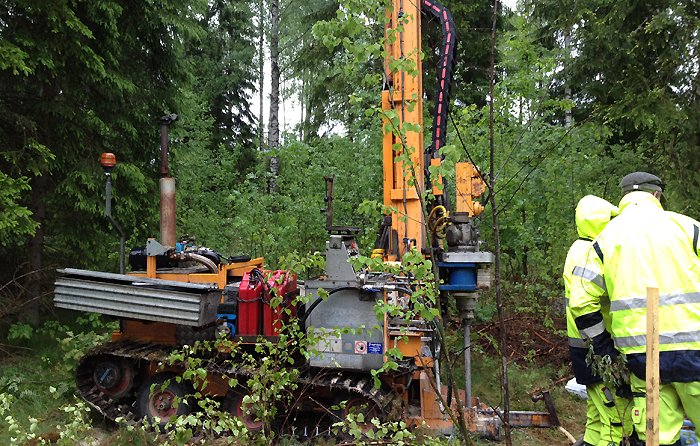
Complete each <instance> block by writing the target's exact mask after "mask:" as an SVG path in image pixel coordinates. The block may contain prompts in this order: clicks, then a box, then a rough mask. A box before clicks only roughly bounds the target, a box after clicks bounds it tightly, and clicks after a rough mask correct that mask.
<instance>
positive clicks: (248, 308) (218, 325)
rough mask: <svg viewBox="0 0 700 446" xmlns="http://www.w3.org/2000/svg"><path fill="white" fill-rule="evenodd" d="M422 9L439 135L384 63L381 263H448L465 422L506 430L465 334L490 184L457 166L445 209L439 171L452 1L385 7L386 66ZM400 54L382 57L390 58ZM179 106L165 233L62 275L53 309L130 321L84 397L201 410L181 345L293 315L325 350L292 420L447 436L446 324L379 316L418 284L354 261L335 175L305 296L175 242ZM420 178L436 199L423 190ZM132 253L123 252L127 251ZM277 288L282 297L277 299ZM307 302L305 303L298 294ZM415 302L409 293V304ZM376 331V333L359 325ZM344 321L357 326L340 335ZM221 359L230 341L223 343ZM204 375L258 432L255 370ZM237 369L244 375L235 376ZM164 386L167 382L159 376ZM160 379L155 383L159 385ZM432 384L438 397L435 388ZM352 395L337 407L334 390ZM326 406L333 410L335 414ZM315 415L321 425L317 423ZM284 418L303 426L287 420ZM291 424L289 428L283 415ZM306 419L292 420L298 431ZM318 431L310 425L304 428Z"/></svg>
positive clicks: (265, 333) (270, 336) (483, 276)
mask: <svg viewBox="0 0 700 446" xmlns="http://www.w3.org/2000/svg"><path fill="white" fill-rule="evenodd" d="M421 12H423V13H424V14H427V15H430V16H431V17H434V18H436V19H437V20H439V22H440V24H441V28H442V30H443V47H442V49H441V52H440V63H439V66H438V83H437V85H438V86H437V91H436V95H435V97H436V99H435V114H434V119H433V126H432V132H433V136H432V142H431V144H430V146H429V147H428V148H427V149H423V147H422V145H423V134H422V130H421V131H415V130H411V131H404V129H408V128H410V129H416V128H417V127H416V126H420V128H421V129H422V128H423V122H422V120H423V103H422V98H423V89H422V78H421V75H420V74H417V75H415V74H409V73H408V72H406V71H403V70H401V69H400V70H398V71H391V70H388V69H387V71H386V73H385V74H386V82H385V88H384V91H383V94H382V107H383V109H384V110H385V111H387V112H392V113H395V114H396V115H397V116H398V117H399V122H400V124H399V126H398V128H390V127H391V126H392V123H391V122H390V120H388V119H387V120H385V122H384V127H385V130H384V141H383V149H382V150H383V169H384V204H385V205H386V209H391V211H389V212H387V214H386V215H385V216H384V218H383V220H382V222H381V225H380V229H379V232H378V235H377V240H376V243H375V246H374V251H373V252H374V253H373V257H381V259H382V260H383V261H384V262H400V261H401V259H402V258H403V256H404V255H406V254H407V253H409V252H418V253H422V254H423V255H424V256H425V257H426V258H428V259H430V260H431V261H433V262H435V263H436V264H437V266H438V276H439V277H438V278H437V280H438V283H440V285H439V292H440V294H441V295H444V296H445V298H446V299H447V298H448V297H449V298H451V299H454V301H455V303H456V307H457V309H458V311H459V315H460V319H461V322H462V327H463V330H464V342H465V345H464V347H465V352H466V354H465V374H466V376H465V378H466V389H464V390H455V391H454V392H458V393H457V394H458V395H459V397H460V398H459V401H461V402H463V407H462V410H463V411H464V413H465V418H466V423H467V428H468V430H469V431H470V432H473V433H478V434H480V435H482V436H485V437H488V438H492V439H499V438H500V435H501V427H502V422H501V418H500V417H499V413H498V409H497V408H489V407H487V406H485V405H484V404H482V403H481V402H480V401H479V399H478V398H475V397H473V396H472V395H471V384H470V382H471V381H470V377H471V376H470V375H471V373H470V369H471V359H470V354H469V347H470V345H469V337H470V336H469V335H470V333H469V330H470V328H469V327H470V324H471V321H472V319H473V317H474V309H475V306H476V301H477V299H478V293H479V290H480V289H483V288H487V287H488V286H489V285H490V277H491V272H490V266H491V263H492V262H493V255H492V254H491V253H489V252H487V251H482V248H483V246H484V245H483V243H482V242H481V241H480V240H479V231H478V217H479V215H480V214H481V211H482V210H483V207H482V206H481V204H480V203H478V201H477V200H478V198H479V197H480V196H482V195H483V194H484V193H485V183H484V181H483V178H482V176H481V173H480V171H479V169H477V168H476V167H475V166H473V165H472V164H470V163H458V164H457V166H456V185H455V189H456V203H455V210H454V211H453V212H451V209H450V207H451V206H450V200H449V198H448V197H449V194H448V193H447V189H446V188H444V187H441V186H438V184H443V185H444V180H443V179H442V178H440V177H438V176H436V175H434V174H433V175H432V176H433V177H432V178H431V169H430V166H439V165H440V164H441V163H442V159H441V154H440V149H441V148H442V147H443V146H444V145H445V131H446V127H447V107H448V105H449V86H450V83H451V72H452V63H453V55H454V49H455V46H456V34H455V26H454V22H453V21H452V18H451V15H450V13H449V11H448V10H447V9H445V8H444V7H443V6H441V5H440V4H438V3H435V2H433V1H432V0H422V1H421V2H405V1H402V0H393V8H390V10H389V11H388V12H387V14H388V16H387V19H388V20H387V25H386V32H387V34H390V33H394V36H395V38H394V39H388V41H389V42H391V43H389V44H387V48H386V49H387V52H388V54H389V55H388V61H398V60H404V61H405V60H409V61H410V62H411V63H412V64H413V66H414V67H417V70H415V72H417V73H421V72H422V67H421V58H420V53H421V20H420V17H421ZM389 65H390V64H389V63H387V66H389ZM177 119H178V118H177V115H167V116H164V117H163V118H161V120H160V121H159V124H160V125H161V148H162V150H161V157H162V163H161V177H162V178H161V180H160V183H161V238H160V240H155V239H149V240H148V241H147V243H146V245H145V246H144V247H139V248H138V249H134V250H132V252H131V254H130V256H129V257H130V264H131V268H132V271H131V272H129V273H128V274H124V272H123V271H122V274H111V273H103V272H92V271H84V270H77V269H69V268H66V269H62V270H59V273H60V277H59V278H58V280H57V282H56V289H55V300H54V301H55V305H56V306H57V307H60V308H67V309H73V310H79V311H88V312H94V313H101V314H105V315H111V316H114V317H117V318H119V320H120V328H119V330H115V332H114V333H113V334H112V340H111V342H109V343H106V344H104V345H100V346H98V347H96V348H94V349H92V350H90V351H89V352H88V353H87V354H86V355H85V356H84V357H83V358H81V360H80V362H79V364H78V366H77V369H76V383H77V386H78V389H79V391H80V394H81V396H82V397H83V398H84V399H85V400H86V401H87V402H88V403H89V404H90V405H91V406H92V407H93V408H94V409H96V410H97V411H98V412H99V413H102V414H104V415H105V416H106V417H107V418H110V419H112V420H116V419H118V418H122V419H124V420H127V421H135V420H138V419H139V418H141V417H146V418H149V419H151V420H155V419H159V420H167V419H169V418H170V417H171V416H179V415H184V414H186V413H188V412H189V411H190V410H193V409H194V408H193V407H191V406H192V405H187V404H179V405H177V404H173V401H175V400H177V399H178V398H186V393H187V389H186V388H185V386H183V385H182V384H181V383H177V382H174V381H171V380H172V378H173V377H175V376H177V375H178V374H180V373H182V368H181V367H180V368H179V367H178V365H177V364H174V365H171V366H169V367H167V368H166V369H165V370H164V369H163V368H162V367H159V364H161V363H165V362H167V359H168V357H169V356H170V354H171V352H172V351H173V348H174V347H178V346H182V345H191V344H192V343H193V342H194V341H196V340H213V339H216V337H217V333H218V336H224V337H227V338H228V339H231V340H233V341H235V343H236V345H238V346H239V347H241V348H248V349H249V350H250V351H255V346H256V345H257V344H258V343H261V342H277V341H278V340H279V339H280V336H279V335H280V330H281V329H283V328H282V327H284V325H285V324H286V323H288V322H290V321H295V322H297V323H298V324H299V325H300V327H301V328H302V329H303V330H305V331H306V332H308V331H310V330H314V332H315V333H318V332H320V333H326V334H327V335H326V336H325V338H324V339H323V342H319V343H318V344H317V346H316V350H317V351H318V354H315V355H310V357H309V358H308V359H305V358H299V359H297V360H295V362H294V364H292V365H290V367H295V368H297V369H298V374H297V375H296V378H295V380H294V383H295V384H296V386H295V387H296V389H297V390H294V393H295V395H294V398H293V401H294V405H293V406H292V407H289V408H287V411H288V412H295V413H297V414H298V413H304V414H307V415H308V416H304V417H302V416H299V415H297V416H295V417H291V418H290V417H287V418H286V419H287V420H290V419H294V420H300V419H304V420H306V421H305V422H306V423H310V426H311V427H312V428H313V427H315V428H316V429H318V428H319V426H322V429H326V428H328V427H329V426H330V424H332V422H334V421H338V420H340V421H343V420H344V419H345V418H347V417H348V416H349V414H350V413H352V411H353V410H355V409H357V408H360V407H362V408H363V409H362V410H364V411H366V413H368V414H370V413H371V414H372V416H376V417H377V418H379V419H380V420H397V419H400V420H403V421H405V422H406V423H407V424H408V425H409V426H419V425H422V424H423V423H425V424H427V426H429V427H430V428H431V429H433V430H435V431H438V432H442V433H445V434H450V433H452V432H453V430H454V426H453V423H452V421H451V420H450V419H449V418H448V416H447V415H446V414H445V412H446V407H445V404H444V403H443V402H446V404H448V405H450V406H451V407H452V409H453V410H454V411H455V412H457V410H456V409H457V407H456V404H457V403H456V400H457V399H456V398H455V399H451V398H449V394H450V391H448V389H447V388H446V386H444V385H442V384H441V379H440V372H439V369H440V367H439V366H440V356H439V348H437V346H438V344H439V343H438V336H439V333H438V329H437V327H436V324H435V323H434V321H431V320H424V319H420V318H417V319H415V320H411V321H409V322H406V321H405V320H402V319H401V318H392V317H387V316H385V317H383V319H381V318H380V319H379V320H378V319H377V316H376V313H375V307H376V305H377V304H378V303H382V302H386V301H387V300H389V299H395V300H397V301H398V300H400V299H397V298H398V297H399V295H401V294H404V295H410V294H411V292H412V291H413V290H412V289H411V288H410V287H411V284H410V283H409V281H410V278H407V277H405V276H403V275H401V274H400V273H387V272H381V271H371V270H369V269H366V268H363V269H361V270H356V269H355V268H354V267H353V264H352V263H351V262H350V260H351V259H352V258H353V257H357V255H358V254H359V247H358V245H357V240H356V237H355V235H356V234H357V228H353V227H348V226H334V225H333V221H332V220H333V216H332V215H333V214H332V203H333V179H332V178H327V182H328V183H327V201H328V206H327V210H326V212H327V226H326V229H327V230H328V232H329V240H328V241H327V243H326V252H325V257H326V270H325V274H323V275H321V276H319V277H317V278H314V279H311V280H306V281H305V283H304V292H305V296H306V297H305V300H301V299H299V297H298V296H299V294H300V292H301V290H300V287H299V286H298V284H297V280H296V276H295V275H294V274H292V273H290V272H288V271H266V270H265V269H264V260H263V259H262V258H256V259H251V258H250V257H248V256H240V257H236V258H226V257H224V256H222V255H221V254H219V253H217V252H215V251H213V250H210V249H208V248H203V247H199V246H196V245H195V244H194V243H192V242H191V241H189V242H188V241H187V240H183V241H182V242H177V239H176V235H175V234H176V226H175V221H176V218H175V216H176V214H175V190H174V187H175V185H174V181H173V179H172V178H171V177H170V176H169V172H168V164H167V156H168V147H167V145H168V136H167V129H168V126H169V125H172V124H173V123H174V122H175V121H177ZM114 163H115V160H114V157H113V156H105V157H104V158H103V167H105V173H106V175H107V180H108V181H107V187H108V190H107V209H108V215H107V216H108V217H109V218H110V221H111V222H112V224H113V225H114V226H115V229H118V225H117V224H116V222H115V221H114V220H113V218H112V217H111V214H109V209H110V203H109V191H110V189H109V188H110V187H111V186H110V183H109V171H111V168H113V167H114ZM426 188H430V189H431V191H432V196H431V198H430V199H427V198H426V194H425V192H426ZM118 231H119V232H120V235H121V237H122V240H123V233H122V232H121V229H118ZM122 251H123V248H122ZM271 295H274V296H278V297H280V301H279V302H281V303H278V304H275V303H273V301H272V300H271V299H270V296H271ZM302 302H303V303H302ZM407 305H408V304H407ZM372 326H377V327H378V329H376V330H365V329H363V327H372ZM337 327H348V328H349V330H345V331H343V332H342V333H339V332H337V330H336V331H334V329H336V328H337ZM391 349H398V350H400V352H401V359H398V360H395V362H396V366H395V367H394V368H393V369H391V370H387V371H382V372H380V373H378V374H377V375H376V376H377V378H378V381H379V385H376V383H375V376H374V375H373V374H372V372H373V371H377V370H379V369H381V368H382V367H383V366H384V364H385V363H386V361H388V360H390V359H391V358H388V357H387V351H388V350H391ZM222 353H223V354H224V357H225V356H226V355H225V353H226V352H222ZM207 371H208V374H207V381H208V384H207V386H206V387H205V389H204V392H205V393H207V394H208V395H209V396H211V397H213V398H218V399H220V400H221V401H222V402H223V405H222V407H223V408H224V409H225V410H228V411H230V412H231V413H232V414H233V415H235V416H239V417H240V418H241V420H242V421H243V422H244V424H245V425H246V427H247V428H248V429H250V430H258V429H261V427H262V425H261V421H260V420H259V419H258V418H256V416H255V414H254V413H252V414H251V411H250V410H248V408H246V403H245V402H244V400H245V396H246V395H248V394H250V393H251V391H250V390H249V388H248V387H247V385H246V383H247V382H248V380H249V379H250V378H251V376H252V375H254V374H255V373H256V371H255V370H251V369H250V367H242V366H241V365H240V364H236V363H235V361H233V362H232V361H231V360H230V357H229V359H228V360H227V361H223V362H222V361H218V362H217V361H211V362H210V363H209V365H207ZM222 376H225V377H227V378H235V379H236V380H237V382H238V384H237V385H234V386H231V385H229V384H230V381H228V379H223V378H222ZM166 382H170V384H169V385H168V386H167V387H164V386H162V385H163V384H164V383H166ZM154 384H155V385H156V386H155V387H154V386H153V385H154ZM438 395H442V398H439V397H438ZM339 398H340V399H342V400H343V401H346V402H347V403H346V404H345V405H344V407H343V408H341V410H340V412H339V411H338V410H337V409H333V407H337V403H338V400H339ZM544 399H545V401H546V403H547V409H548V411H547V412H511V415H510V420H511V425H514V426H534V427H551V426H556V425H558V424H559V422H558V419H557V416H556V413H555V411H554V406H553V404H552V403H551V397H550V396H549V395H548V394H545V395H544ZM327 414H334V415H335V417H336V419H333V420H326V421H325V423H326V424H325V425H324V424H323V423H324V421H323V420H324V417H327V416H328V415H327ZM308 420H312V421H308ZM289 424H294V422H290V423H289ZM288 427H289V426H288ZM301 427H302V426H294V428H299V429H298V430H299V431H301ZM307 427H308V426H303V428H304V430H305V429H306V428H307Z"/></svg>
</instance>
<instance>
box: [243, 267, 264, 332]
mask: <svg viewBox="0 0 700 446" xmlns="http://www.w3.org/2000/svg"><path fill="white" fill-rule="evenodd" d="M262 287H263V284H262V282H260V281H259V280H257V279H255V278H253V280H252V281H251V275H250V271H246V273H245V274H243V280H242V281H241V285H240V287H239V289H238V318H237V321H238V322H237V323H238V333H237V334H238V335H241V336H257V335H259V334H262V324H261V319H262V313H261V312H262V299H261V297H262V290H263V289H262Z"/></svg>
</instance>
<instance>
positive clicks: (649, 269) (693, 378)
mask: <svg viewBox="0 0 700 446" xmlns="http://www.w3.org/2000/svg"><path fill="white" fill-rule="evenodd" d="M620 186H621V187H622V192H623V197H622V200H621V201H620V205H619V206H618V207H619V209H620V213H619V215H618V216H617V217H615V218H614V219H613V220H612V221H610V223H608V225H607V226H606V227H605V229H603V231H602V232H601V233H600V235H599V236H598V237H597V238H596V239H595V240H594V241H593V244H592V249H591V250H590V251H589V252H588V254H587V255H586V259H585V260H584V261H583V262H582V263H581V264H580V265H578V266H579V267H581V268H583V271H585V272H584V273H582V274H581V275H580V277H576V279H579V281H580V284H581V286H576V287H572V289H571V295H570V300H569V304H570V308H571V313H572V315H573V317H574V318H575V322H576V326H577V327H578V329H579V331H580V332H581V335H582V336H583V337H584V338H586V339H591V340H592V343H593V347H594V350H595V352H596V354H597V355H600V356H603V357H604V356H606V355H609V356H610V357H611V359H613V360H614V359H615V358H617V356H618V355H619V354H620V353H624V354H625V355H626V358H627V366H628V368H629V370H630V371H631V372H632V373H631V386H632V392H633V397H634V405H633V408H632V420H633V422H634V424H635V428H636V430H637V434H638V435H639V438H640V439H641V440H642V442H643V441H644V440H645V438H646V435H645V433H646V414H645V408H646V395H645V391H646V328H647V321H646V314H647V309H646V296H647V287H654V288H658V290H659V308H658V313H659V332H660V336H659V344H660V345H659V372H660V381H661V382H660V384H659V394H660V395H659V396H660V397H659V400H660V401H659V406H660V408H659V411H660V415H659V423H658V426H659V438H660V442H659V444H660V445H680V444H681V443H680V429H681V426H682V425H683V419H684V412H685V414H686V415H687V416H688V418H689V419H690V420H691V421H692V422H693V423H694V424H695V425H696V426H700V259H699V258H698V242H699V239H700V223H698V222H697V221H695V220H693V219H691V218H689V217H686V216H683V215H680V214H675V213H673V212H666V211H664V209H663V208H662V206H661V203H660V202H659V198H660V197H661V196H662V193H663V187H664V184H663V182H662V181H661V180H660V179H659V178H658V177H657V176H655V175H652V174H649V173H646V172H635V173H632V174H629V175H627V176H626V177H624V178H623V179H622V182H621V184H620ZM606 294H607V296H609V301H610V322H609V323H607V322H606V321H605V317H604V315H603V312H602V302H603V301H604V299H605V297H604V296H606ZM642 444H644V443H642Z"/></svg>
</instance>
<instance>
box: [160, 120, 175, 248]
mask: <svg viewBox="0 0 700 446" xmlns="http://www.w3.org/2000/svg"><path fill="white" fill-rule="evenodd" d="M179 119H180V117H179V116H178V115H176V114H175V113H172V114H169V115H165V116H163V117H162V118H160V119H159V120H158V124H159V125H160V156H161V161H160V177H161V178H160V244H161V245H163V247H165V248H166V249H174V248H175V245H176V244H177V226H176V223H177V213H176V210H175V178H173V177H170V176H168V126H169V125H170V124H172V123H173V122H175V121H177V120H179Z"/></svg>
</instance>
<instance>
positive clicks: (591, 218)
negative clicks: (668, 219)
mask: <svg viewBox="0 0 700 446" xmlns="http://www.w3.org/2000/svg"><path fill="white" fill-rule="evenodd" d="M630 195H632V194H630ZM647 195H649V194H647ZM649 196H650V197H652V196H651V195H649ZM652 198H654V197H652ZM617 214H618V209H617V206H615V205H614V204H611V203H609V202H608V201H606V200H603V199H602V198H600V197H596V196H595V195H586V196H585V197H583V198H581V200H579V202H578V205H577V206H576V229H577V230H578V235H579V237H582V238H588V239H591V240H593V239H594V238H596V237H597V236H598V234H600V232H601V231H602V230H603V228H605V225H607V224H608V222H609V221H610V219H611V218H613V217H614V216H616V215H617Z"/></svg>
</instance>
